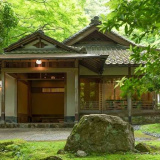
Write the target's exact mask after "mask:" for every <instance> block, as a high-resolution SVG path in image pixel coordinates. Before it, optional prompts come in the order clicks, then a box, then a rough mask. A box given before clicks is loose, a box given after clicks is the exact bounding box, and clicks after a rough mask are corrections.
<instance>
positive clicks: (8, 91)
mask: <svg viewBox="0 0 160 160" xmlns="http://www.w3.org/2000/svg"><path fill="white" fill-rule="evenodd" d="M5 115H6V116H13V117H17V81H16V79H15V78H13V77H11V76H9V75H7V74H6V76H5Z"/></svg>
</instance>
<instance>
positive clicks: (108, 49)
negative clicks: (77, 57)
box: [84, 44, 134, 65]
mask: <svg viewBox="0 0 160 160" xmlns="http://www.w3.org/2000/svg"><path fill="white" fill-rule="evenodd" d="M84 47H86V50H87V53H88V54H95V55H96V54H97V55H108V58H107V60H106V64H107V65H109V64H134V62H133V61H131V60H130V59H129V57H130V55H131V51H129V48H127V47H125V46H121V45H91V44H90V45H88V44H86V45H85V46H84Z"/></svg>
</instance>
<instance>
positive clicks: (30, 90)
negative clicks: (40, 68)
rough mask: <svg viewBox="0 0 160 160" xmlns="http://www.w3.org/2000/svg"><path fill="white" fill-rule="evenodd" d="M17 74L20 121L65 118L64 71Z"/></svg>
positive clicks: (48, 120) (45, 120)
mask: <svg viewBox="0 0 160 160" xmlns="http://www.w3.org/2000/svg"><path fill="white" fill-rule="evenodd" d="M16 76H17V80H18V81H17V115H18V123H29V122H31V123H51V122H54V123H59V122H63V120H64V98H65V96H64V94H65V74H64V73H27V74H16Z"/></svg>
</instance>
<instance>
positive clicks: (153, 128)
mask: <svg viewBox="0 0 160 160" xmlns="http://www.w3.org/2000/svg"><path fill="white" fill-rule="evenodd" d="M140 131H142V132H148V133H156V134H160V123H155V124H148V125H143V126H141V128H140Z"/></svg>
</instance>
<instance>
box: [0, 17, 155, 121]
mask: <svg viewBox="0 0 160 160" xmlns="http://www.w3.org/2000/svg"><path fill="white" fill-rule="evenodd" d="M99 24H100V22H99V19H98V18H97V17H95V18H94V19H93V20H92V21H91V23H90V24H89V25H88V26H87V27H85V28H84V29H82V30H81V31H79V32H78V33H76V34H74V35H73V36H71V37H70V38H68V39H66V40H65V41H64V42H58V41H56V40H55V39H53V38H51V37H48V36H46V35H45V34H44V32H43V31H41V30H39V31H36V32H34V33H33V34H31V35H28V36H26V37H25V38H23V39H20V40H19V41H18V42H16V43H14V44H12V45H10V46H9V47H7V48H5V49H4V54H2V55H0V60H1V82H2V84H1V99H0V100H1V106H0V108H1V110H0V113H1V122H15V123H45V122H56V123H57V122H74V121H78V120H79V117H80V116H81V115H84V114H91V113H104V114H113V115H119V116H121V117H127V116H128V110H127V99H126V98H121V96H120V92H121V91H120V88H115V84H116V81H117V80H118V79H121V78H122V77H124V76H126V77H131V76H133V75H134V70H135V68H136V66H137V65H136V64H134V62H133V61H130V59H129V56H130V51H129V50H128V49H129V47H130V45H135V44H134V43H133V42H131V41H129V40H127V39H125V38H124V37H122V36H120V35H118V34H116V33H115V32H110V33H108V32H106V33H101V32H100V31H99V29H98V27H97V26H98V25H99ZM155 114H158V111H156V101H155V95H154V93H147V94H144V95H142V98H141V100H139V99H138V98H137V97H136V95H135V96H134V97H132V115H133V116H147V115H155Z"/></svg>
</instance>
